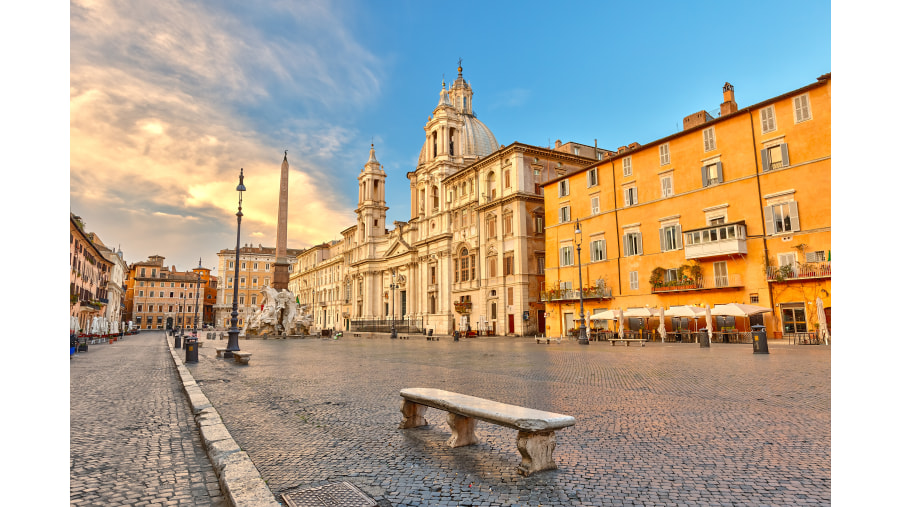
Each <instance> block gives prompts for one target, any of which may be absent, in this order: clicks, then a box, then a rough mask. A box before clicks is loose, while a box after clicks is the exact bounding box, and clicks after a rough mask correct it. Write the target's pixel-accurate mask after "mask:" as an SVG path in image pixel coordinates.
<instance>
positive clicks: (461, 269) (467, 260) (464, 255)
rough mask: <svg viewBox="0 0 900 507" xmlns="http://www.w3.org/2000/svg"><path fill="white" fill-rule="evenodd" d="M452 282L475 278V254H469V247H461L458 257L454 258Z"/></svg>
mask: <svg viewBox="0 0 900 507" xmlns="http://www.w3.org/2000/svg"><path fill="white" fill-rule="evenodd" d="M453 266H454V282H467V281H469V280H474V279H475V254H471V255H470V254H469V249H467V248H463V249H462V250H460V252H459V257H457V258H456V259H454V261H453Z"/></svg>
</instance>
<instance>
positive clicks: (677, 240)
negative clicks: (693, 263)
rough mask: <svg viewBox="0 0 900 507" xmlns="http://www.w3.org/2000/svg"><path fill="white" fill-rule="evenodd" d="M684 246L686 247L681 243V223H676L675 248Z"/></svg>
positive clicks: (678, 248) (679, 248)
mask: <svg viewBox="0 0 900 507" xmlns="http://www.w3.org/2000/svg"><path fill="white" fill-rule="evenodd" d="M682 248H684V247H683V246H682V245H681V225H676V226H675V249H676V250H681V249H682Z"/></svg>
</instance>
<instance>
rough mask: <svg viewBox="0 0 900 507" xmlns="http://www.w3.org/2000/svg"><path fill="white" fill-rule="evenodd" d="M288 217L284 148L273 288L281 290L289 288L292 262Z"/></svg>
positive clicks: (286, 167)
mask: <svg viewBox="0 0 900 507" xmlns="http://www.w3.org/2000/svg"><path fill="white" fill-rule="evenodd" d="M287 217H288V161H287V150H284V161H283V162H281V187H280V189H279V192H278V230H277V231H276V234H275V280H273V282H272V288H273V289H275V290H277V291H281V290H282V289H287V288H288V281H289V279H290V273H289V272H288V267H289V266H290V264H291V261H290V259H288V256H287Z"/></svg>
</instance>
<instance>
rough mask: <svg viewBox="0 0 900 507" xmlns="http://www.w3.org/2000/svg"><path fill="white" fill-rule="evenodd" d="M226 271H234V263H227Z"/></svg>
mask: <svg viewBox="0 0 900 507" xmlns="http://www.w3.org/2000/svg"><path fill="white" fill-rule="evenodd" d="M228 269H234V261H228Z"/></svg>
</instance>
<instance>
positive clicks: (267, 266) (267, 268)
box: [266, 262, 269, 271]
mask: <svg viewBox="0 0 900 507" xmlns="http://www.w3.org/2000/svg"><path fill="white" fill-rule="evenodd" d="M268 270H269V263H268V262H267V263H266V271H268Z"/></svg>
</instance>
